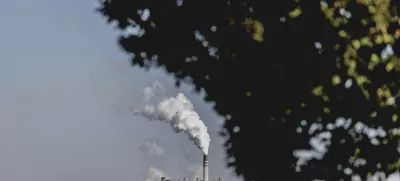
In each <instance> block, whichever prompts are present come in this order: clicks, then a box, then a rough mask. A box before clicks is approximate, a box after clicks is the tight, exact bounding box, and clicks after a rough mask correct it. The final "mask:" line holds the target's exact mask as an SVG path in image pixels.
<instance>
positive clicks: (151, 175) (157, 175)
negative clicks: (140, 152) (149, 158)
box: [145, 167, 170, 181]
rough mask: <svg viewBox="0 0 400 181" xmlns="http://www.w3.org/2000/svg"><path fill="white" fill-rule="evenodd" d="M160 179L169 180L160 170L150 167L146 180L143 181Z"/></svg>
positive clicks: (157, 180)
mask: <svg viewBox="0 0 400 181" xmlns="http://www.w3.org/2000/svg"><path fill="white" fill-rule="evenodd" d="M161 177H166V178H170V176H168V174H166V173H164V172H163V171H162V170H160V169H158V168H155V167H150V168H149V169H148V170H147V178H146V180H145V181H160V180H161Z"/></svg>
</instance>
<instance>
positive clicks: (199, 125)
mask: <svg viewBox="0 0 400 181" xmlns="http://www.w3.org/2000/svg"><path fill="white" fill-rule="evenodd" d="M158 86H160V85H158ZM153 87H154V86H153ZM161 87H162V86H161ZM156 88H157V87H156ZM150 90H151V91H150ZM143 92H154V90H153V89H151V88H145V91H143ZM144 95H146V94H144ZM148 95H152V94H151V93H149V94H148ZM150 97H151V96H150ZM148 98H149V97H145V99H148ZM133 112H134V114H135V115H141V116H144V117H146V118H148V119H149V120H159V121H162V122H166V123H168V124H170V125H171V126H172V128H173V129H174V131H175V132H177V133H178V132H182V131H183V132H184V133H186V134H187V135H188V136H189V138H190V139H191V140H193V141H194V143H195V145H196V146H197V147H198V148H199V149H200V150H202V151H203V153H204V154H206V155H207V154H208V147H209V145H210V135H209V134H208V132H207V127H206V125H205V124H204V123H203V121H202V120H200V116H199V115H198V114H197V113H196V112H195V111H194V107H193V104H192V103H191V102H190V100H189V99H188V98H187V97H186V96H185V95H183V94H182V93H179V94H178V95H176V96H175V97H169V98H165V99H163V100H162V101H160V102H158V103H157V104H155V105H146V106H145V107H144V109H142V110H138V109H133Z"/></svg>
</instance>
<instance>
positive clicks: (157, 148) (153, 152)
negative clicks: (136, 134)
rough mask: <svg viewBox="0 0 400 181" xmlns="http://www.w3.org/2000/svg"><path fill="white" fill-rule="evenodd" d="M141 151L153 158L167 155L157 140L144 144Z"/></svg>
mask: <svg viewBox="0 0 400 181" xmlns="http://www.w3.org/2000/svg"><path fill="white" fill-rule="evenodd" d="M139 149H140V150H141V151H142V152H144V153H146V154H148V155H149V156H152V157H161V156H163V155H164V153H165V150H164V148H163V146H161V145H160V144H159V143H157V142H156V141H155V140H152V141H146V142H144V144H143V145H141V146H140V147H139Z"/></svg>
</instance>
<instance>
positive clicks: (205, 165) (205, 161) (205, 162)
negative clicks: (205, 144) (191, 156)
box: [203, 154, 208, 181]
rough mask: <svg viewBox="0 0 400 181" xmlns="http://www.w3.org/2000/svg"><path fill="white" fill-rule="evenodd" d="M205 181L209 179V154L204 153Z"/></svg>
mask: <svg viewBox="0 0 400 181" xmlns="http://www.w3.org/2000/svg"><path fill="white" fill-rule="evenodd" d="M203 181H208V155H206V154H204V155H203Z"/></svg>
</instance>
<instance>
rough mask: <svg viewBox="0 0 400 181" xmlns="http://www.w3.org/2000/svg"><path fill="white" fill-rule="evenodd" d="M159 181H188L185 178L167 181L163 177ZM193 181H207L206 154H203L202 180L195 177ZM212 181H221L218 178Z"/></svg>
mask: <svg viewBox="0 0 400 181" xmlns="http://www.w3.org/2000/svg"><path fill="white" fill-rule="evenodd" d="M161 181H188V180H187V178H186V177H185V178H183V179H178V180H167V179H166V178H165V177H161ZM195 181H208V155H206V154H203V178H202V179H200V178H199V177H196V180H195ZM213 181H222V179H221V178H218V180H213Z"/></svg>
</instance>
